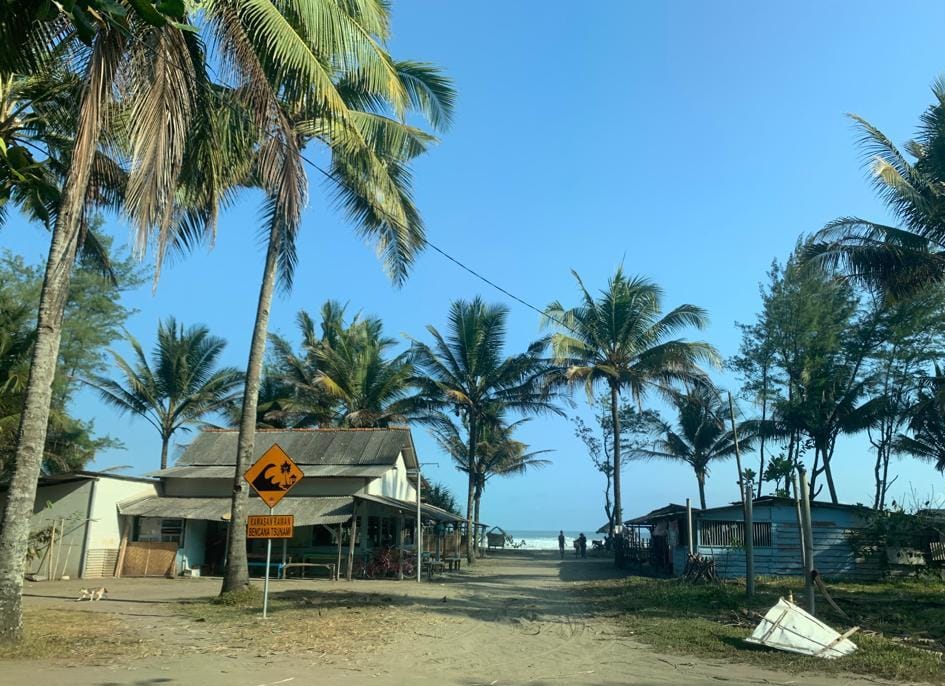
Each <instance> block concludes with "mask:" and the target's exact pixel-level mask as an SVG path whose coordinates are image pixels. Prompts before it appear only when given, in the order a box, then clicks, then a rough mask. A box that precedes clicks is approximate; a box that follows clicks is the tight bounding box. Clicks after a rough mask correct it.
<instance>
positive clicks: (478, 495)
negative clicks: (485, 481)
mask: <svg viewBox="0 0 945 686" xmlns="http://www.w3.org/2000/svg"><path fill="white" fill-rule="evenodd" d="M482 490H483V489H482V484H481V483H479V480H478V479H477V484H476V493H475V496H474V500H475V513H476V523H477V524H478V523H479V504H480V503H481V502H482ZM474 543H475V547H474V548H473V550H474V551H476V552H478V551H479V527H478V526H477V527H476V540H475V542H474Z"/></svg>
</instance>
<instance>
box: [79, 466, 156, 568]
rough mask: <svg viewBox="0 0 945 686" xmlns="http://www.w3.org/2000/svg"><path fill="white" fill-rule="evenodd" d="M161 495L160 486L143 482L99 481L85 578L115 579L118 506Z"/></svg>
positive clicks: (118, 534) (119, 525)
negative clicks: (113, 577) (109, 577)
mask: <svg viewBox="0 0 945 686" xmlns="http://www.w3.org/2000/svg"><path fill="white" fill-rule="evenodd" d="M156 494H157V485H156V484H154V483H146V482H142V481H128V480H125V479H113V478H109V477H107V476H101V477H98V478H97V479H96V480H95V495H94V497H93V503H92V516H91V518H90V519H91V521H90V522H89V540H88V548H87V550H86V553H85V566H84V568H83V569H84V572H83V576H84V577H86V578H97V577H103V576H112V575H114V573H115V564H116V562H117V561H118V550H119V548H120V547H121V517H120V515H119V514H118V503H119V502H120V501H122V500H127V499H129V498H136V497H145V496H149V495H156Z"/></svg>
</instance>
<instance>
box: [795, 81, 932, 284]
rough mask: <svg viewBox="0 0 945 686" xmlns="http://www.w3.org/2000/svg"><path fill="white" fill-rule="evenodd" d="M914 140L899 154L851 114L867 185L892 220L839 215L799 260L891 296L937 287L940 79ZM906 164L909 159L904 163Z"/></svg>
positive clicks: (890, 143)
mask: <svg viewBox="0 0 945 686" xmlns="http://www.w3.org/2000/svg"><path fill="white" fill-rule="evenodd" d="M932 93H933V95H934V96H935V102H934V103H933V104H932V105H931V106H930V107H929V108H928V109H927V110H926V111H925V113H924V114H923V115H922V118H921V123H920V125H919V130H918V132H917V135H916V137H915V139H914V140H911V141H909V142H908V143H907V144H906V146H905V150H906V154H904V153H903V152H901V151H900V150H899V149H898V148H897V147H896V146H895V145H894V144H893V143H892V141H890V140H889V138H887V137H886V135H885V134H883V132H882V131H880V130H879V129H877V128H876V127H875V126H873V125H872V124H870V123H869V122H868V121H866V120H865V119H863V118H862V117H858V116H856V115H851V116H852V119H853V121H854V122H855V123H856V125H857V127H858V128H859V130H860V132H861V134H862V138H861V140H860V144H861V145H862V147H863V149H864V151H865V152H866V154H867V155H868V157H869V160H870V171H871V173H872V180H873V186H874V188H875V189H876V191H877V193H878V194H879V196H880V198H881V199H882V200H883V202H884V203H885V204H886V206H887V207H888V208H889V209H890V210H891V211H892V213H893V215H894V216H895V217H896V219H897V220H898V224H899V225H898V226H890V225H888V224H884V223H881V222H874V221H870V220H867V219H861V218H859V217H841V218H839V219H836V220H834V221H832V222H830V223H829V224H827V225H826V226H825V227H824V228H823V229H822V230H821V231H819V232H818V233H817V234H816V235H815V236H814V242H813V243H811V244H810V245H809V246H808V247H807V249H806V251H805V257H806V258H807V259H813V260H815V261H817V262H820V263H821V264H824V265H827V266H830V267H840V268H842V269H843V271H844V272H845V273H846V274H847V275H848V276H850V277H851V278H854V279H857V280H859V281H861V282H864V283H866V284H867V285H870V286H872V287H875V288H877V289H878V290H880V291H881V292H884V293H886V294H887V295H889V296H891V297H893V298H904V297H908V296H909V295H911V294H913V293H915V292H917V291H918V290H921V289H923V288H924V287H926V286H927V285H929V284H932V283H942V282H943V281H945V79H939V80H938V81H936V82H935V83H934V84H933V86H932ZM907 155H908V156H909V157H911V158H912V159H913V160H914V161H910V160H909V157H907Z"/></svg>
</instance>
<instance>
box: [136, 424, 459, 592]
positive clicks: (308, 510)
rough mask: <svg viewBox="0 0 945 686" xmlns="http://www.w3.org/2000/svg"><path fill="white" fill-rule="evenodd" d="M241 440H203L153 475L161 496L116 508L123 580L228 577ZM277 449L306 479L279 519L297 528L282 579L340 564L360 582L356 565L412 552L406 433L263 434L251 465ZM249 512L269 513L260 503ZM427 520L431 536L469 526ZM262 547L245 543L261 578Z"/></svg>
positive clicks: (437, 512) (414, 473)
mask: <svg viewBox="0 0 945 686" xmlns="http://www.w3.org/2000/svg"><path fill="white" fill-rule="evenodd" d="M237 439H238V431H236V430H219V429H211V430H206V431H203V432H201V433H200V434H199V435H198V436H197V437H196V439H195V440H194V441H193V442H192V443H191V444H190V445H188V446H187V447H186V449H185V450H184V452H183V453H182V454H181V456H180V457H179V458H178V459H177V461H176V463H175V464H174V465H173V466H171V467H168V468H167V469H163V470H160V471H156V472H151V473H150V474H149V476H153V477H155V478H156V479H157V480H158V483H159V485H158V490H157V493H156V494H154V495H151V496H149V497H146V498H134V499H129V500H127V501H123V502H121V503H119V505H118V508H119V511H120V513H121V515H123V516H124V517H126V518H127V519H128V522H129V526H128V527H127V540H126V541H125V542H124V544H123V545H124V549H125V551H126V552H125V554H123V555H122V556H121V563H122V565H121V566H122V569H121V573H123V574H125V575H142V574H143V575H147V576H151V575H162V574H180V573H186V574H218V573H220V572H221V571H222V569H223V565H224V563H225V559H226V538H227V528H228V526H229V518H230V502H231V494H232V491H233V479H234V476H235V470H236V454H237ZM275 445H278V446H279V448H281V449H282V450H283V451H284V452H285V453H286V454H287V455H288V456H289V457H290V458H291V460H292V461H293V462H295V463H296V464H297V465H298V467H299V468H300V469H301V471H302V475H303V476H302V478H301V480H300V481H298V482H297V483H296V484H295V485H294V486H293V487H292V489H291V490H290V491H289V492H288V493H287V494H286V495H285V497H284V498H282V500H281V501H280V502H279V503H278V505H277V506H276V507H275V510H274V511H273V514H285V515H293V517H294V522H295V528H294V531H293V537H292V539H291V540H286V541H285V542H284V544H283V546H282V550H281V551H280V550H278V547H279V546H278V544H277V546H276V547H277V555H276V558H277V559H278V560H280V561H281V562H280V563H278V564H277V569H276V571H277V572H281V571H283V570H284V569H285V567H280V566H279V564H283V565H284V564H289V565H290V566H292V565H294V566H295V567H301V565H305V564H309V565H310V566H314V565H316V564H320V563H324V564H326V565H330V564H334V573H335V574H338V573H339V572H341V573H344V572H347V569H351V568H352V567H353V568H354V569H353V570H352V573H354V574H356V573H357V568H358V567H359V561H360V560H364V559H366V558H368V557H370V556H371V554H372V551H374V550H376V549H379V548H389V547H394V548H397V549H399V550H401V551H405V550H407V549H409V548H410V547H411V546H414V538H415V533H414V532H415V529H416V513H417V502H416V501H417V488H416V485H417V478H418V476H419V470H418V462H417V454H416V449H415V447H414V443H413V438H412V436H411V434H410V430H409V429H407V428H403V427H393V428H379V429H292V430H261V431H257V433H256V439H255V456H254V461H255V460H257V459H259V458H260V457H261V456H262V455H263V454H264V453H266V451H267V450H269V449H270V448H272V447H273V446H275ZM247 511H248V514H250V515H254V514H260V515H261V514H269V512H270V511H269V507H268V506H267V505H266V503H265V502H263V500H262V499H261V498H259V497H258V496H257V495H256V494H255V493H251V495H250V498H249V503H248V510H247ZM355 520H356V521H355ZM421 520H422V521H423V522H424V524H425V525H429V526H430V527H431V529H432V528H433V525H434V524H436V523H439V524H441V525H447V526H451V527H456V526H459V525H460V523H461V522H462V521H463V520H462V518H461V517H459V516H458V515H455V514H452V513H449V512H446V511H444V510H441V509H439V508H436V507H433V506H431V505H427V504H422V505H421ZM442 528H443V526H440V527H438V530H442ZM352 535H353V536H354V539H355V540H354V542H353V544H352V542H351V536H352ZM264 544H265V541H264V540H250V541H248V552H249V555H250V567H251V571H254V570H255V571H262V570H261V569H258V567H260V565H262V566H264V565H265V563H264V562H260V559H259V558H260V557H261V556H262V552H263V550H264V547H263V546H264ZM175 545H176V547H175ZM172 553H173V555H172ZM172 558H173V559H172ZM343 558H344V559H343ZM348 558H354V559H352V560H351V561H350V562H349V561H348ZM155 559H159V560H162V562H157V563H155V562H154V560H155ZM142 561H144V562H142ZM346 563H347V564H346ZM142 564H144V565H145V567H146V568H145V569H142V566H141V565H142ZM274 564H276V563H274ZM302 571H303V572H304V571H305V569H304V568H302Z"/></svg>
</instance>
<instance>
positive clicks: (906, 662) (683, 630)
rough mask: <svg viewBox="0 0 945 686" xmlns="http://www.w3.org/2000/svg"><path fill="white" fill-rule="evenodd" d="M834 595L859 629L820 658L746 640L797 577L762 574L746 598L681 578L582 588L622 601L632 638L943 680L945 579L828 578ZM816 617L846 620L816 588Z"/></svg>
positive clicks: (760, 660)
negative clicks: (843, 649) (850, 646)
mask: <svg viewBox="0 0 945 686" xmlns="http://www.w3.org/2000/svg"><path fill="white" fill-rule="evenodd" d="M828 589H829V591H830V593H831V596H832V597H833V598H834V600H835V601H836V602H837V605H839V606H840V608H841V609H843V610H844V611H845V612H847V614H849V615H850V617H851V619H852V622H853V623H854V624H856V625H858V626H860V627H861V628H862V629H863V630H864V631H863V632H862V633H860V634H857V635H855V636H854V637H853V640H854V641H855V642H856V643H857V645H858V646H859V648H860V649H859V650H857V651H856V652H855V653H853V654H852V655H849V656H846V657H844V658H841V659H838V660H822V659H819V658H812V657H805V656H803V655H794V654H791V653H784V652H780V651H774V650H768V649H766V648H761V647H757V646H752V645H750V644H746V643H745V642H744V639H745V637H746V636H748V635H749V634H750V633H751V631H752V629H753V627H754V624H755V620H754V619H746V616H750V614H749V613H751V612H757V613H760V614H764V613H766V612H767V610H768V609H769V608H770V607H771V606H772V605H774V604H775V603H776V602H777V600H778V597H779V596H787V594H788V592H789V591H793V592H794V593H795V596H796V597H795V601H798V602H799V604H802V603H800V597H799V595H800V593H801V591H802V584H801V583H800V582H799V581H798V580H796V579H790V580H783V579H771V580H765V579H762V580H760V581H759V582H756V594H755V597H754V598H753V599H752V600H751V601H750V602H749V601H748V599H747V598H746V597H745V589H744V585H742V584H734V583H727V584H720V585H711V584H706V585H694V584H690V583H686V582H684V581H682V580H680V579H650V578H641V577H631V578H629V579H623V580H620V581H616V582H614V581H609V582H600V583H596V584H590V585H589V586H588V587H587V588H586V589H585V592H586V593H587V594H589V595H590V596H592V597H596V598H597V599H599V600H601V601H602V602H606V603H607V604H608V605H609V606H611V607H616V608H619V609H620V610H621V611H622V613H621V615H620V620H621V621H622V623H623V624H624V625H625V626H626V628H627V629H628V631H629V632H631V633H632V635H633V637H634V638H635V639H637V640H639V641H641V642H643V643H646V644H648V645H651V646H653V647H655V648H658V649H660V650H665V651H667V652H672V653H677V654H679V653H682V654H692V655H698V656H700V657H714V658H723V659H731V660H737V661H740V662H748V663H752V664H757V665H762V666H767V667H771V668H774V669H779V670H782V671H793V672H799V671H812V672H821V673H839V672H855V673H860V674H870V675H873V676H879V677H882V678H886V679H897V680H907V681H927V682H931V683H936V684H945V661H943V657H942V651H943V650H945V583H941V582H933V581H896V582H886V583H875V584H836V583H830V584H828ZM817 602H818V611H817V614H818V616H819V617H820V618H821V619H823V620H824V621H825V622H827V623H828V624H830V625H831V626H833V627H834V628H836V629H838V630H842V629H844V628H848V627H849V626H850V621H849V620H846V619H844V618H843V617H841V616H840V615H838V614H837V613H836V612H834V611H833V610H832V609H830V608H829V606H828V605H827V604H826V602H825V601H824V600H823V598H822V597H821V596H820V595H819V594H818V600H817Z"/></svg>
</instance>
